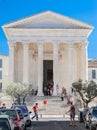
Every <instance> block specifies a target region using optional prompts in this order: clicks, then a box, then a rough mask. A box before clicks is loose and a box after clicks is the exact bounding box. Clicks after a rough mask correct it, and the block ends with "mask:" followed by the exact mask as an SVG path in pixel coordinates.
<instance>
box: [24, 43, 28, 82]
mask: <svg viewBox="0 0 97 130" xmlns="http://www.w3.org/2000/svg"><path fill="white" fill-rule="evenodd" d="M28 62H29V44H28V43H23V82H24V83H29V73H28V69H29V66H28Z"/></svg>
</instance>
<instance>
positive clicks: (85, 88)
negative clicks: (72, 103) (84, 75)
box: [72, 80, 97, 103]
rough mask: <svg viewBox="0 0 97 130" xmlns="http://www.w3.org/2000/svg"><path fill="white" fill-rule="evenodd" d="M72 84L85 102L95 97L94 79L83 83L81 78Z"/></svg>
mask: <svg viewBox="0 0 97 130" xmlns="http://www.w3.org/2000/svg"><path fill="white" fill-rule="evenodd" d="M72 86H73V87H74V88H75V90H76V92H78V93H79V95H80V97H81V99H82V100H83V101H84V102H85V103H89V102H91V101H92V100H93V99H94V98H95V97H97V84H96V83H95V82H94V81H88V82H85V83H83V82H82V80H78V81H77V82H74V83H72Z"/></svg>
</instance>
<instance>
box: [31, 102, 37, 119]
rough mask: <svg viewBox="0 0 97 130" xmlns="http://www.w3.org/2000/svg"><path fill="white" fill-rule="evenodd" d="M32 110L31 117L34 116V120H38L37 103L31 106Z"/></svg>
mask: <svg viewBox="0 0 97 130" xmlns="http://www.w3.org/2000/svg"><path fill="white" fill-rule="evenodd" d="M33 112H34V116H33V117H32V119H34V118H35V117H36V120H37V121H38V103H36V104H35V105H34V106H33Z"/></svg>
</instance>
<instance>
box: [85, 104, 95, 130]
mask: <svg viewBox="0 0 97 130" xmlns="http://www.w3.org/2000/svg"><path fill="white" fill-rule="evenodd" d="M84 123H85V127H86V128H89V129H90V130H92V129H95V130H96V127H97V106H94V107H91V108H90V109H89V110H88V112H87V113H86V116H85V122H84Z"/></svg>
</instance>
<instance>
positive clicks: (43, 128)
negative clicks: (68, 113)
mask: <svg viewBox="0 0 97 130" xmlns="http://www.w3.org/2000/svg"><path fill="white" fill-rule="evenodd" d="M76 125H77V126H69V121H56V120H55V121H32V126H31V127H30V128H27V130H86V129H85V126H84V124H83V123H79V122H78V121H76Z"/></svg>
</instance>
